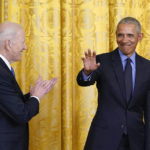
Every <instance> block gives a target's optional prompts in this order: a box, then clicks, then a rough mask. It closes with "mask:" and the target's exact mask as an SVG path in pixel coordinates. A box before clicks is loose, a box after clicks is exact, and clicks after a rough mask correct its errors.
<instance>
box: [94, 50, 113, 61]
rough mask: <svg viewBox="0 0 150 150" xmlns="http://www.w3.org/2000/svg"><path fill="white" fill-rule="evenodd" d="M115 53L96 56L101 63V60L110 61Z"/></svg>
mask: <svg viewBox="0 0 150 150" xmlns="http://www.w3.org/2000/svg"><path fill="white" fill-rule="evenodd" d="M113 53H114V51H112V52H107V53H103V54H99V55H96V60H97V61H101V60H107V59H110V57H111V55H112V54H113Z"/></svg>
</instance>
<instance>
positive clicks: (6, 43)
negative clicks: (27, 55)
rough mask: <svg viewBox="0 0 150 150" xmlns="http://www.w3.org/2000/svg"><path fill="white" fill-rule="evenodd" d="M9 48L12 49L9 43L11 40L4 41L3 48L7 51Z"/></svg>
mask: <svg viewBox="0 0 150 150" xmlns="http://www.w3.org/2000/svg"><path fill="white" fill-rule="evenodd" d="M11 47H12V42H11V40H6V41H5V48H6V49H7V50H10V49H11Z"/></svg>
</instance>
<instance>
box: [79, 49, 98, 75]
mask: <svg viewBox="0 0 150 150" xmlns="http://www.w3.org/2000/svg"><path fill="white" fill-rule="evenodd" d="M82 61H83V64H84V72H85V74H86V75H89V74H90V73H91V72H93V71H94V70H96V69H97V68H98V67H99V66H100V63H96V52H95V51H93V54H92V53H91V50H90V49H89V50H88V51H87V52H85V58H82Z"/></svg>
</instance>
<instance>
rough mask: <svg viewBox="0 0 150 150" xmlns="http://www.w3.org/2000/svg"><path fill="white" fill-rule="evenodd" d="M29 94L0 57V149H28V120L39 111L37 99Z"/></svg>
mask: <svg viewBox="0 0 150 150" xmlns="http://www.w3.org/2000/svg"><path fill="white" fill-rule="evenodd" d="M29 96H30V95H29V94H28V95H25V96H24V95H23V93H22V91H21V89H20V88H19V86H18V84H17V82H16V80H15V78H14V77H13V75H12V73H11V71H10V70H9V69H8V67H7V66H6V64H5V63H4V61H3V60H2V59H1V58H0V150H27V149H28V121H29V120H30V119H31V118H32V117H33V116H34V115H36V114H37V113H38V111H39V102H38V100H37V99H36V98H33V97H32V98H30V97H29Z"/></svg>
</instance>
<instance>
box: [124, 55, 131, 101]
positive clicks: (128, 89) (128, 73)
mask: <svg viewBox="0 0 150 150" xmlns="http://www.w3.org/2000/svg"><path fill="white" fill-rule="evenodd" d="M126 61H127V63H126V67H125V71H124V78H125V91H126V100H127V102H129V100H130V99H131V97H132V67H131V64H130V63H131V59H130V58H127V59H126Z"/></svg>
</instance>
